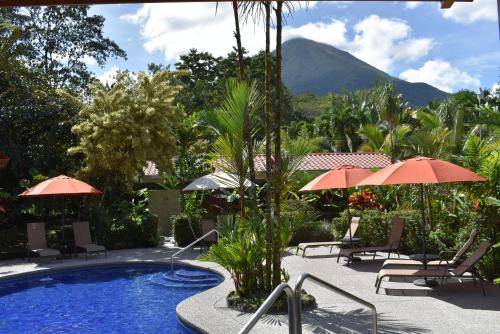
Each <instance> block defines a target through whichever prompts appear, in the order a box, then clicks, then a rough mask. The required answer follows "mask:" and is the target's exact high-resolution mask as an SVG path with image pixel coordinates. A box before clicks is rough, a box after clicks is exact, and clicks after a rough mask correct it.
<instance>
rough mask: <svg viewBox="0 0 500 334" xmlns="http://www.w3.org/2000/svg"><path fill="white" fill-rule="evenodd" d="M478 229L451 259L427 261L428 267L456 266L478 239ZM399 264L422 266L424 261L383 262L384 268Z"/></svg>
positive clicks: (393, 260)
mask: <svg viewBox="0 0 500 334" xmlns="http://www.w3.org/2000/svg"><path fill="white" fill-rule="evenodd" d="M476 235H477V231H476V230H473V231H472V232H471V234H470V235H469V239H467V242H465V244H463V246H462V248H460V249H459V250H458V252H457V253H456V254H455V255H454V256H453V258H452V259H451V260H447V259H442V260H434V261H429V262H427V266H428V267H438V269H439V268H440V267H441V266H442V265H444V266H446V267H456V266H457V265H458V264H460V263H461V262H462V261H463V260H464V255H465V253H466V252H467V251H468V250H469V249H470V247H471V246H472V244H473V243H474V240H475V239H476ZM399 266H422V262H420V261H416V260H409V259H388V260H385V261H384V264H382V268H387V267H399Z"/></svg>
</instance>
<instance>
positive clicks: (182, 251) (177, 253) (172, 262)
mask: <svg viewBox="0 0 500 334" xmlns="http://www.w3.org/2000/svg"><path fill="white" fill-rule="evenodd" d="M213 233H215V234H217V241H219V231H217V230H215V229H213V230H211V231H209V232H207V233H205V234H204V235H202V236H201V237H199V238H198V239H196V240H195V241H193V242H192V243H190V244H189V245H187V246H186V247H184V248H183V249H181V250H178V251H177V252H175V253H174V254H172V256H170V270H173V269H174V257H176V256H177V255H179V254H182V253H184V252H185V251H186V250H188V249H190V248H191V247H193V246H194V245H196V244H197V243H198V242H200V241H201V240H203V239H205V238H206V237H208V236H209V235H211V234H213Z"/></svg>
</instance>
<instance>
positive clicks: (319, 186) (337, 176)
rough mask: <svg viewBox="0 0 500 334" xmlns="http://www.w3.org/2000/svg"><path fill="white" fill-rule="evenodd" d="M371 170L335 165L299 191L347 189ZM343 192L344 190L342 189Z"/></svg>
mask: <svg viewBox="0 0 500 334" xmlns="http://www.w3.org/2000/svg"><path fill="white" fill-rule="evenodd" d="M372 174H373V172H372V171H370V170H368V169H363V168H359V167H355V166H350V165H344V166H340V167H336V168H334V169H332V170H330V171H328V172H326V173H324V174H321V175H320V176H318V177H316V178H315V179H314V180H312V181H311V182H309V183H308V184H306V185H305V186H303V187H302V188H301V189H300V190H299V191H314V190H326V189H347V188H351V187H355V186H357V184H358V183H359V182H360V181H361V180H363V179H365V178H366V177H368V176H370V175H372ZM342 192H344V191H342ZM346 200H347V220H348V222H349V220H350V219H351V213H350V211H349V197H347V196H346ZM349 237H351V226H350V225H349Z"/></svg>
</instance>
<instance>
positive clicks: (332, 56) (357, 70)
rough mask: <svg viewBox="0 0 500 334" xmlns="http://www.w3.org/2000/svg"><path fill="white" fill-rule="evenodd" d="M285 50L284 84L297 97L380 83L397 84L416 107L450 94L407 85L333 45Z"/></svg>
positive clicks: (304, 42)
mask: <svg viewBox="0 0 500 334" xmlns="http://www.w3.org/2000/svg"><path fill="white" fill-rule="evenodd" d="M282 48H283V51H282V52H283V74H282V76H283V82H284V83H285V85H286V86H287V87H288V88H289V89H290V90H291V91H292V93H293V94H300V93H314V94H316V95H326V94H328V93H331V92H337V93H341V92H342V91H343V90H356V89H369V88H372V87H373V85H374V84H375V82H376V81H377V80H380V81H382V82H385V81H389V80H390V81H392V82H394V84H395V86H396V89H397V91H398V92H400V93H402V94H403V97H404V99H405V100H406V101H408V102H409V103H410V105H412V106H420V105H426V104H427V103H428V102H429V101H430V100H432V99H437V100H441V99H444V98H446V97H447V96H448V93H446V92H443V91H442V90H439V89H437V88H436V87H433V86H431V85H428V84H426V83H421V82H419V83H411V82H407V81H404V80H401V79H398V78H395V77H393V76H390V75H389V74H387V73H385V72H383V71H381V70H379V69H377V68H375V67H373V66H371V65H369V64H367V63H365V62H364V61H361V60H359V59H358V58H356V57H354V56H353V55H351V54H350V53H348V52H345V51H341V50H339V49H337V48H335V47H333V46H331V45H327V44H323V43H318V42H314V41H311V40H308V39H303V38H297V39H292V40H289V41H286V42H285V43H283V45H282Z"/></svg>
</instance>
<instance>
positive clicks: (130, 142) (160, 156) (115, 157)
mask: <svg viewBox="0 0 500 334" xmlns="http://www.w3.org/2000/svg"><path fill="white" fill-rule="evenodd" d="M174 76H175V73H172V72H166V71H159V72H156V73H155V74H153V75H152V76H148V75H147V74H145V73H142V72H141V73H139V74H138V75H137V77H135V76H134V75H132V74H130V73H119V74H118V75H117V77H116V82H115V84H114V85H113V86H112V87H111V88H109V89H108V88H106V87H104V86H103V85H101V84H97V85H95V86H94V87H93V89H92V102H90V103H89V104H87V105H85V106H84V107H83V108H82V110H81V111H80V114H79V116H80V118H81V121H80V122H79V123H78V124H77V125H75V126H74V127H73V129H72V131H73V133H75V134H76V135H77V137H78V138H79V143H78V145H77V146H75V147H73V148H71V149H70V153H71V154H82V155H83V158H84V168H83V170H82V172H83V173H84V174H85V175H87V176H88V177H91V178H94V179H98V180H99V181H101V182H103V183H104V186H105V189H106V190H108V189H107V188H108V186H110V185H111V186H113V188H112V190H117V189H130V188H131V187H132V184H133V183H134V180H135V179H136V176H137V175H138V173H140V172H142V169H143V167H144V166H145V165H146V161H153V162H155V164H156V166H157V167H158V169H159V170H160V171H166V170H169V169H170V168H171V161H172V158H173V157H174V156H175V154H176V153H177V146H176V141H177V128H178V127H179V124H180V122H181V118H182V117H183V115H182V113H181V112H180V111H179V110H178V109H177V108H176V107H175V106H174V104H173V100H174V98H175V96H176V95H177V93H178V92H179V89H180V87H179V86H177V85H175V84H173V82H174V79H173V77H174Z"/></svg>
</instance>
